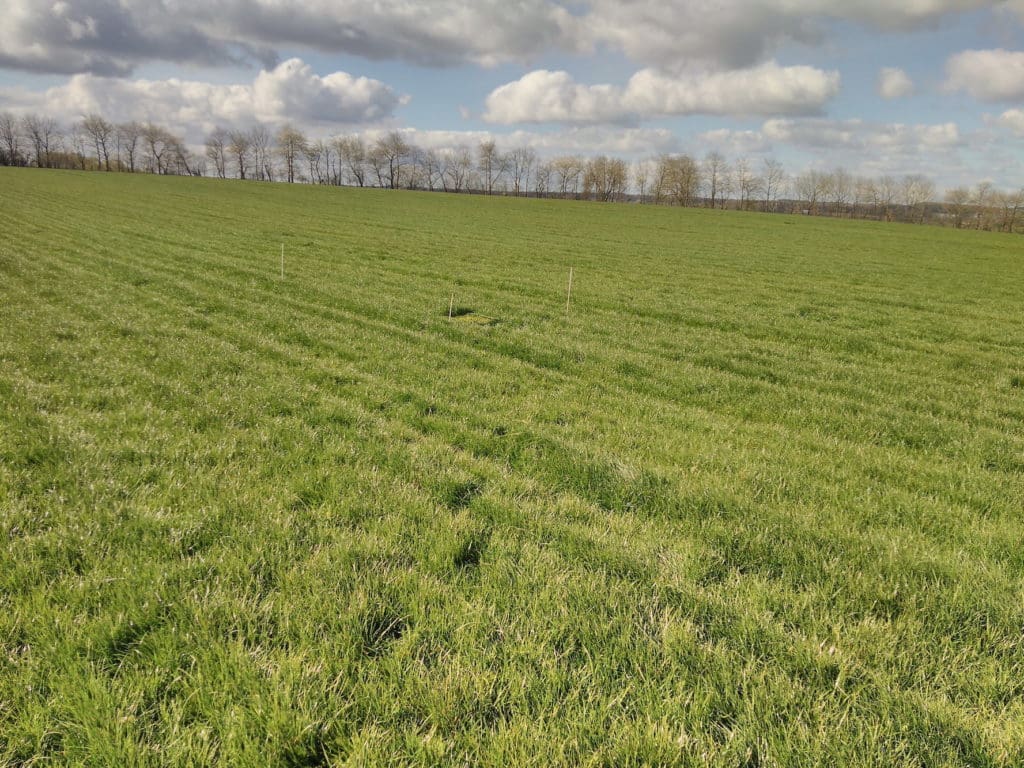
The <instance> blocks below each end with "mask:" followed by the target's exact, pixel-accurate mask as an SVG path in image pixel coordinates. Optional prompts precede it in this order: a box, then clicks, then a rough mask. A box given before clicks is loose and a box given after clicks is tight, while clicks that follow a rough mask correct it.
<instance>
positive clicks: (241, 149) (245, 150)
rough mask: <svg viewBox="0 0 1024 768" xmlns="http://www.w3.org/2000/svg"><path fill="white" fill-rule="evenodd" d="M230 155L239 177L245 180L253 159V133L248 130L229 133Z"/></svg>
mask: <svg viewBox="0 0 1024 768" xmlns="http://www.w3.org/2000/svg"><path fill="white" fill-rule="evenodd" d="M228 155H230V157H231V160H232V162H234V164H235V171H236V172H237V174H238V178H240V179H243V180H244V179H245V178H246V174H247V173H248V172H249V169H250V163H251V161H252V135H251V134H250V133H249V132H248V131H231V132H230V133H229V134H228Z"/></svg>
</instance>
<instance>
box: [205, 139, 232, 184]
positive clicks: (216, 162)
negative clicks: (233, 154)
mask: <svg viewBox="0 0 1024 768" xmlns="http://www.w3.org/2000/svg"><path fill="white" fill-rule="evenodd" d="M227 148H228V132H227V131H226V130H224V129H223V128H221V127H220V126H217V127H216V128H214V129H213V132H212V133H211V134H210V135H209V136H207V137H206V158H207V159H208V160H209V161H210V162H211V163H213V168H214V171H215V172H216V173H217V178H219V179H226V178H227V177H228V149H227Z"/></svg>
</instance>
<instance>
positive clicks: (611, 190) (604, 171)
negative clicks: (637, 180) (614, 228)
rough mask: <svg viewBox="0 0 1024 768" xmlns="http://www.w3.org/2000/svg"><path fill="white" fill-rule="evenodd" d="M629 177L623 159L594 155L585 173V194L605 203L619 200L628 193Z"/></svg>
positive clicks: (588, 162)
mask: <svg viewBox="0 0 1024 768" xmlns="http://www.w3.org/2000/svg"><path fill="white" fill-rule="evenodd" d="M628 177H629V172H628V170H627V168H626V163H625V162H623V161H622V160H620V159H618V158H611V157H605V156H604V155H601V156H599V157H593V158H591V159H590V160H589V161H587V164H586V168H585V170H584V173H583V195H584V197H588V198H589V197H593V198H594V199H595V200H598V201H600V202H605V203H606V202H612V201H615V200H619V199H621V198H622V196H623V195H625V194H626V183H627V180H628Z"/></svg>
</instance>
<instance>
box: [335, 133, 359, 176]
mask: <svg viewBox="0 0 1024 768" xmlns="http://www.w3.org/2000/svg"><path fill="white" fill-rule="evenodd" d="M334 151H335V152H336V153H337V154H338V157H339V158H340V162H341V164H342V166H343V167H344V168H345V169H346V171H347V173H348V177H349V179H350V180H351V181H354V182H355V183H356V184H357V185H359V186H360V187H364V186H366V144H364V143H363V140H362V139H361V138H360V137H359V136H349V137H341V138H337V139H335V140H334Z"/></svg>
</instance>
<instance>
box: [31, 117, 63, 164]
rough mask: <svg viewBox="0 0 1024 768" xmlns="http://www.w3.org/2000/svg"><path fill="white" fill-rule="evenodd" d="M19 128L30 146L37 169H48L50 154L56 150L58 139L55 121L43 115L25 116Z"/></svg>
mask: <svg viewBox="0 0 1024 768" xmlns="http://www.w3.org/2000/svg"><path fill="white" fill-rule="evenodd" d="M21 127H22V129H23V130H24V132H25V135H26V136H27V137H28V140H29V143H30V144H31V145H32V156H33V158H34V160H35V165H36V167H37V168H49V167H50V165H51V153H52V152H53V151H54V149H55V148H56V144H57V141H58V139H59V137H60V128H59V127H58V125H57V121H56V120H54V119H53V118H52V117H46V116H45V115H36V114H31V115H25V117H23V118H22V120H21Z"/></svg>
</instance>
